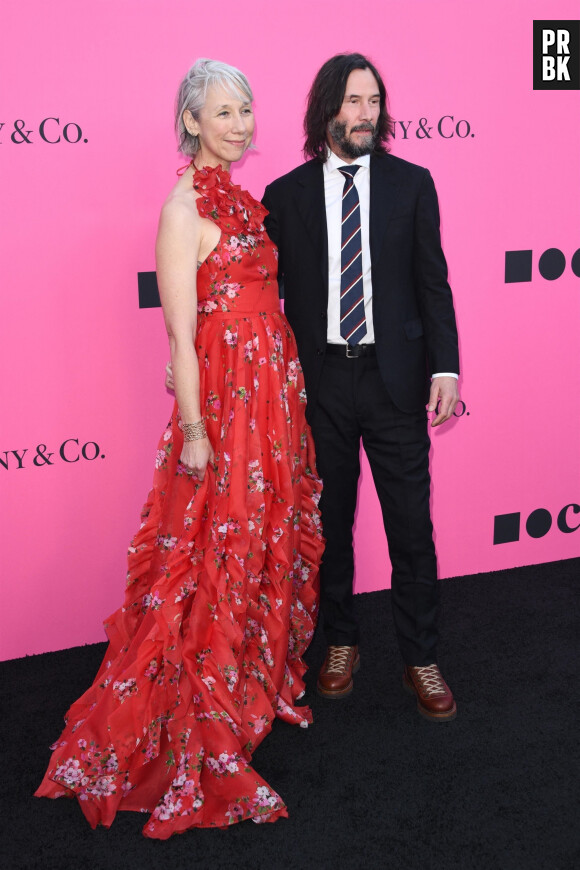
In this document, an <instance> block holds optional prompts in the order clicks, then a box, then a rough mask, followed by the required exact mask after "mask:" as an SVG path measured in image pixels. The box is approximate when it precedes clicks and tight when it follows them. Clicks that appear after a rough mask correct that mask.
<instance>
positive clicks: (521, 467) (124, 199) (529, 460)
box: [0, 0, 580, 658]
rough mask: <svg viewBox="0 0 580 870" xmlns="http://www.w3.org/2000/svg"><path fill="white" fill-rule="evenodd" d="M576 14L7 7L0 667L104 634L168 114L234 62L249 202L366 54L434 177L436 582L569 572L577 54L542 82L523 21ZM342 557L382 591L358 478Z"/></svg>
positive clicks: (573, 509) (522, 5) (435, 8)
mask: <svg viewBox="0 0 580 870" xmlns="http://www.w3.org/2000/svg"><path fill="white" fill-rule="evenodd" d="M579 11H580V10H579V6H578V3H577V2H576V0H574V2H565V0H562V2H558V0H554V2H551V3H547V2H535V0H517V2H516V0H513V2H510V3H509V4H508V5H507V6H506V4H505V2H503V0H490V2H489V3H487V4H485V6H481V5H474V4H471V3H465V2H462V0H432V2H412V0H410V2H407V3H401V2H398V0H397V2H390V0H367V2H366V3H362V4H358V5H357V6H356V8H353V6H352V4H349V3H346V2H341V0H335V2H327V0H319V2H317V3H311V2H310V0H293V2H292V3H288V4H284V3H281V2H280V3H272V2H271V0H254V2H252V3H250V4H244V5H242V4H240V3H236V2H232V0H223V2H222V3H220V4H217V5H215V4H214V5H211V4H209V5H208V4H201V3H196V2H194V0H187V2H185V0H164V2H163V3H160V2H154V0H114V2H113V0H110V2H106V0H99V2H97V3H94V4H89V5H88V6H87V5H86V4H82V3H78V2H76V0H54V2H52V3H50V4H46V3H44V2H41V0H19V2H12V0H7V2H6V3H5V5H4V7H3V12H2V19H3V20H2V27H1V28H0V31H1V35H0V43H1V51H0V68H1V69H0V88H1V91H0V172H1V179H2V181H1V185H2V186H1V191H2V193H1V199H2V237H1V243H0V244H1V264H0V266H1V276H2V297H1V298H2V317H1V319H0V332H1V340H0V345H1V348H0V353H1V365H2V369H1V371H2V376H1V391H2V395H1V405H0V407H1V431H0V484H1V491H2V498H1V509H2V517H1V521H0V528H1V533H2V556H1V563H2V568H1V572H2V593H1V594H2V609H1V614H2V616H1V619H2V622H3V625H2V628H1V631H2V641H1V643H2V649H1V656H2V658H13V657H18V656H23V655H26V654H30V653H39V652H43V651H47V650H55V649H61V648H65V647H70V646H74V645H77V644H83V643H88V642H95V641H98V640H102V639H104V634H103V630H102V627H101V623H102V621H103V619H105V618H106V617H107V616H108V614H109V613H110V612H111V611H112V610H114V609H115V608H116V607H117V606H118V605H119V603H120V601H121V599H122V594H123V587H124V577H125V554H126V549H127V545H128V542H129V540H130V538H131V537H132V535H133V533H134V532H135V531H136V529H137V527H138V525H139V511H140V508H141V505H142V504H143V502H144V501H145V497H146V495H147V492H148V489H149V487H150V483H151V477H152V471H153V463H154V459H155V453H156V446H157V440H158V438H159V436H160V434H161V432H162V431H163V429H164V427H165V424H166V422H167V420H168V418H169V415H170V412H171V408H172V401H173V399H172V396H171V395H170V394H169V393H167V391H166V390H165V388H164V384H163V381H164V366H165V362H166V360H167V359H168V348H167V339H166V335H165V329H164V325H163V320H162V314H161V310H160V308H158V307H147V306H148V305H150V296H149V293H148V288H149V289H150V285H151V274H150V273H152V272H153V271H154V269H155V261H154V244H155V235H156V229H157V220H158V215H159V211H160V207H161V204H162V203H163V201H164V199H165V197H166V196H167V193H168V191H169V190H170V188H171V187H172V185H173V184H174V182H175V172H176V169H177V168H178V167H179V166H180V165H182V164H183V163H184V162H185V161H184V159H183V158H181V157H180V156H179V155H178V154H177V152H176V143H175V139H174V135H173V129H172V126H173V100H174V95H175V91H176V88H177V85H178V83H179V81H180V78H181V76H182V75H183V73H184V72H185V71H186V69H187V68H188V67H189V66H190V65H191V63H192V62H193V60H194V59H195V58H197V57H212V58H216V59H219V60H223V61H226V62H228V63H231V64H234V65H235V66H238V67H240V68H241V69H242V70H243V71H244V72H245V73H246V74H247V76H248V77H249V79H250V82H251V83H252V86H253V88H254V92H255V98H256V101H255V111H256V118H257V129H256V136H255V144H256V150H255V151H252V152H249V153H248V154H246V156H245V157H244V159H243V161H242V162H241V163H240V164H239V165H237V166H236V167H235V168H234V169H233V174H234V180H235V182H236V183H239V184H241V185H242V186H244V187H247V188H248V189H249V190H250V191H251V192H252V193H253V194H254V195H256V196H258V197H260V196H261V195H262V193H263V190H264V187H265V185H266V184H267V183H268V182H269V181H271V180H272V179H274V178H276V177H277V176H279V175H281V174H283V173H284V172H286V171H288V170H290V169H291V168H293V167H294V166H296V165H298V164H299V163H300V162H301V161H302V155H301V147H302V141H303V140H302V117H303V112H304V105H305V97H306V94H307V92H308V89H309V87H310V84H311V82H312V79H313V77H314V75H315V73H316V71H317V70H318V68H319V67H320V66H321V64H322V63H323V62H324V61H325V60H326V59H327V58H328V57H330V56H332V55H333V54H336V53H338V52H343V51H360V52H362V53H364V54H366V55H368V56H369V57H370V58H371V59H372V60H373V61H374V63H375V64H376V65H377V66H378V68H379V69H380V70H381V72H382V73H383V75H384V78H385V81H386V83H387V88H388V91H389V95H390V104H391V110H392V114H393V115H394V117H395V118H396V124H395V137H394V140H393V143H392V152H393V154H396V155H397V156H399V157H402V158H405V159H407V160H410V161H413V162H415V163H419V164H421V165H423V166H426V167H428V168H429V169H430V171H431V173H432V175H433V177H434V179H435V184H436V187H437V190H438V193H439V199H440V205H441V215H442V235H443V244H444V249H445V252H446V255H447V259H448V262H449V270H450V282H451V285H452V288H453V291H454V296H455V301H456V309H457V318H458V324H459V331H460V341H461V363H462V377H461V380H460V388H461V396H462V401H461V402H460V403H459V405H458V406H457V409H456V411H455V417H454V419H453V420H452V421H451V422H450V423H448V424H447V425H446V426H444V427H443V428H441V429H440V430H437V431H435V432H434V434H433V438H432V445H433V448H432V471H433V516H434V523H435V528H436V543H437V549H438V557H439V567H440V575H441V577H453V576H460V575H465V574H473V573H478V572H487V571H493V570H499V569H504V568H510V567H513V566H516V565H525V564H533V563H538V562H545V561H550V560H558V559H565V558H569V557H573V556H578V555H579V554H580V474H579V472H580V401H579V398H578V397H579V396H580V366H579V364H578V363H579V355H580V354H579V324H580V160H579V158H578V155H579V154H580V91H578V90H577V89H574V84H575V83H574V80H573V78H572V79H571V82H568V81H567V79H566V77H565V74H566V71H567V70H568V69H569V70H570V72H571V73H574V72H575V69H576V67H575V66H574V63H577V56H576V58H575V56H574V51H575V48H574V41H573V40H572V43H570V44H568V45H567V44H566V42H565V40H564V41H563V40H558V39H556V38H555V39H554V44H553V45H550V40H549V39H548V40H547V41H546V40H544V42H545V44H544V45H543V48H542V47H540V48H539V47H538V41H537V40H536V49H535V51H536V56H537V55H538V52H540V53H541V52H542V50H544V53H545V55H546V60H545V61H544V62H543V68H544V72H545V76H544V78H545V83H544V85H543V86H542V87H537V88H536V89H534V20H546V19H557V21H564V22H569V21H570V20H573V19H574V18H575V17H576V18H578V17H580V16H579V14H578V13H579ZM556 23H557V22H556ZM556 31H557V28H556V29H554V33H556ZM570 48H571V49H572V52H571V54H569V55H568V54H566V51H567V50H569V49H570ZM567 57H568V60H566V58H567ZM538 62H540V63H541V58H540V61H537V63H538ZM550 70H551V71H552V72H553V76H552V77H551V78H550V76H551V72H550ZM536 84H537V83H536ZM562 85H563V86H562ZM568 85H570V87H568ZM139 276H140V277H139ZM140 285H141V295H140V294H139V286H140ZM355 541H356V550H357V562H356V589H357V591H358V592H365V591H370V590H376V589H382V588H386V587H388V585H389V570H390V566H389V560H388V551H387V546H386V542H385V537H384V532H383V529H382V522H381V516H380V511H379V506H378V502H377V499H376V496H375V493H374V488H373V484H372V479H371V475H370V473H369V470H368V467H367V466H366V464H363V478H362V482H361V487H360V507H359V511H358V515H357V521H356V529H355ZM458 582H459V581H458ZM482 582H483V581H482ZM506 582H509V581H508V579H506Z"/></svg>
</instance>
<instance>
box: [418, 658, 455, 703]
mask: <svg viewBox="0 0 580 870" xmlns="http://www.w3.org/2000/svg"><path fill="white" fill-rule="evenodd" d="M411 670H412V672H413V674H414V676H415V677H417V678H418V680H419V683H420V688H421V692H422V693H423V694H424V695H426V696H427V697H428V698H431V697H433V695H446V694H447V689H446V688H445V683H444V682H443V677H442V676H441V673H440V671H439V668H438V667H437V665H426V666H425V667H423V668H411Z"/></svg>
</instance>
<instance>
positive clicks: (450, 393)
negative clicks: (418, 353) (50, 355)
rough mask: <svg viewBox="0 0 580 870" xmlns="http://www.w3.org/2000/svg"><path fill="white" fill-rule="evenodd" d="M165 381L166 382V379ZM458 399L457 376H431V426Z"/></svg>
mask: <svg viewBox="0 0 580 870" xmlns="http://www.w3.org/2000/svg"><path fill="white" fill-rule="evenodd" d="M165 383H166V384H167V381H166V382H165ZM458 401H459V391H458V389H457V378H448V377H443V378H433V381H432V383H431V392H430V394H429V404H428V405H427V412H428V413H429V412H434V411H435V410H436V409H437V404H439V413H438V414H437V416H436V417H435V419H434V420H432V421H431V426H440V425H441V423H445V421H446V420H449V418H450V417H451V416H452V414H453V411H454V410H455V406H456V404H457V402H458Z"/></svg>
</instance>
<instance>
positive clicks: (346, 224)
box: [339, 164, 367, 345]
mask: <svg viewBox="0 0 580 870" xmlns="http://www.w3.org/2000/svg"><path fill="white" fill-rule="evenodd" d="M359 169H360V166H357V165H356V164H354V165H351V166H341V167H340V168H339V172H341V173H342V174H343V175H344V179H345V180H344V189H343V192H342V233H341V254H340V334H341V336H342V337H343V338H344V339H346V341H347V342H348V344H350V345H354V344H358V343H359V341H360V340H361V338H363V336H365V335H366V331H367V324H366V320H365V305H364V295H363V280H362V240H361V231H360V203H359V199H358V192H357V189H356V187H355V184H354V176H355V175H356V173H357V172H358V170H359Z"/></svg>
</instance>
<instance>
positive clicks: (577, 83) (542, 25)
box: [534, 21, 580, 91]
mask: <svg viewBox="0 0 580 870" xmlns="http://www.w3.org/2000/svg"><path fill="white" fill-rule="evenodd" d="M534 90H535V91H578V90H580V21H534Z"/></svg>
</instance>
